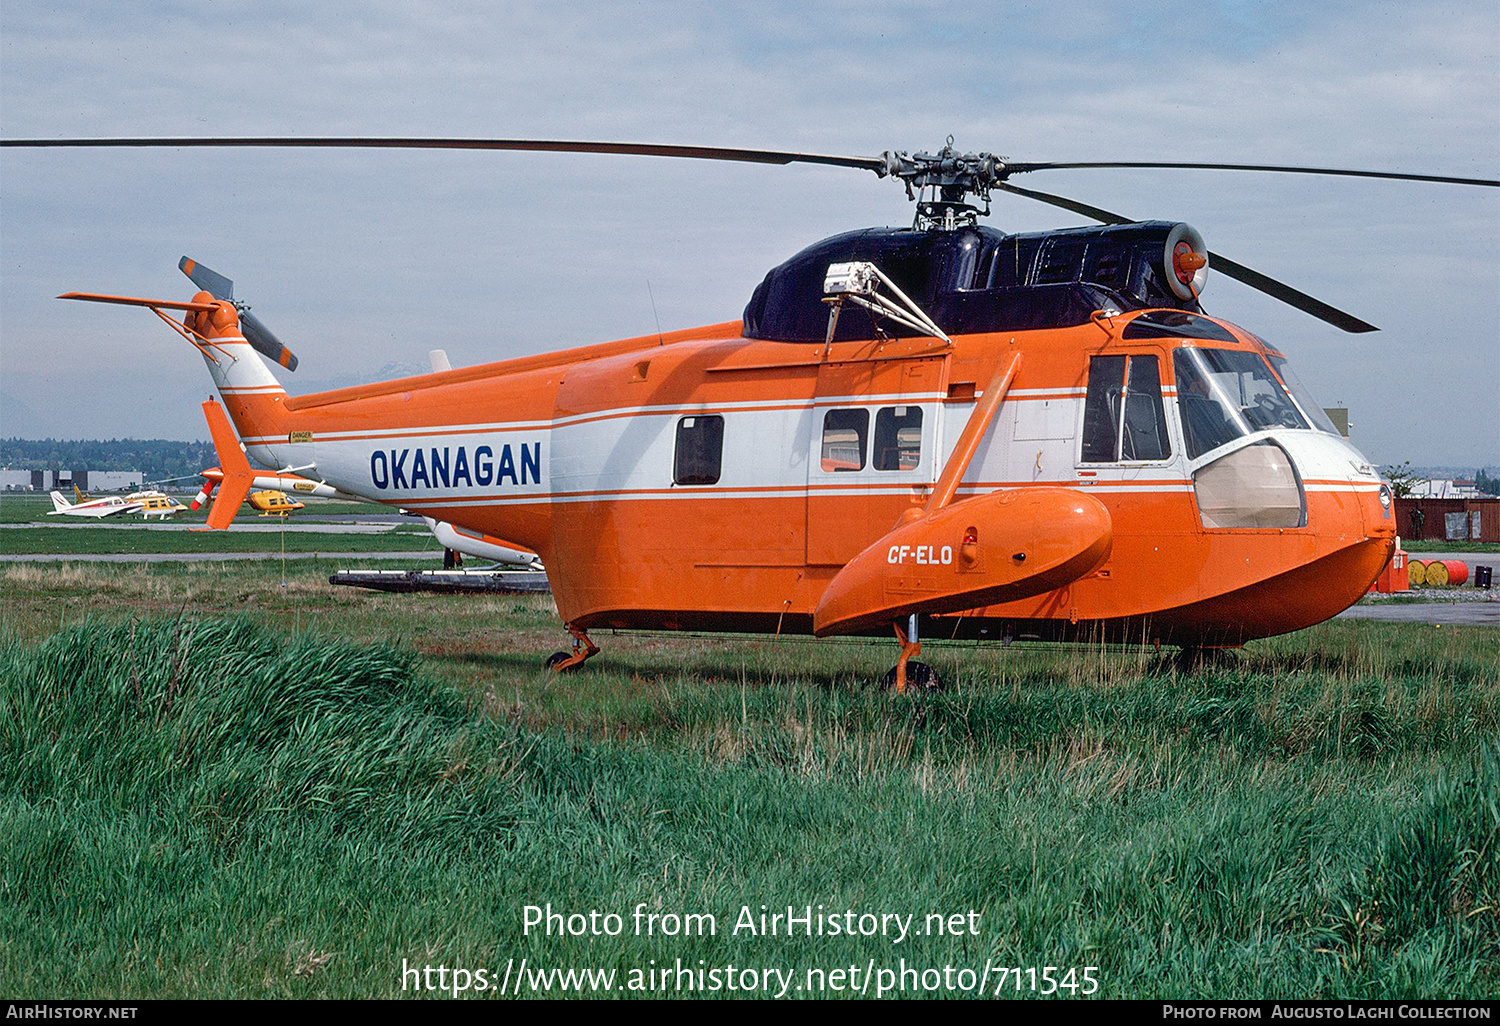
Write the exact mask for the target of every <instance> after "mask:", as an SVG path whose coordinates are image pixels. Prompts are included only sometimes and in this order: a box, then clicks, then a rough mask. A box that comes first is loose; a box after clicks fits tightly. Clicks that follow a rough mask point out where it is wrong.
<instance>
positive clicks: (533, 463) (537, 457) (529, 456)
mask: <svg viewBox="0 0 1500 1026" xmlns="http://www.w3.org/2000/svg"><path fill="white" fill-rule="evenodd" d="M528 470H529V471H531V480H532V482H533V483H534V484H541V483H542V443H541V442H537V443H536V451H535V452H533V451H532V447H531V446H529V445H526V444H524V443H523V444H522V446H521V483H522V484H525V483H526V472H527V471H528Z"/></svg>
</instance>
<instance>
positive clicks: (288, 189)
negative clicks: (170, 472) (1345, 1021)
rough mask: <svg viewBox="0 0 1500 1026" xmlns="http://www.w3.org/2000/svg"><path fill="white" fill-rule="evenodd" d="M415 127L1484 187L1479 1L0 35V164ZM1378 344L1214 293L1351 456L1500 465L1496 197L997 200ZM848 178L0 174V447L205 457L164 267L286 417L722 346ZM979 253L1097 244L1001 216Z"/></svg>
mask: <svg viewBox="0 0 1500 1026" xmlns="http://www.w3.org/2000/svg"><path fill="white" fill-rule="evenodd" d="M150 135H161V136H186V135H432V136H475V137H503V138H526V137H531V138H543V139H603V140H623V141H631V142H655V143H679V144H698V145H714V146H740V147H753V148H765V149H778V150H799V151H811V152H819V153H834V154H852V155H862V156H863V155H878V154H879V153H880V152H882V151H884V150H887V149H892V150H924V149H925V150H935V149H937V148H938V147H940V146H941V145H942V144H943V141H944V139H945V138H946V137H947V136H948V135H952V136H953V137H954V138H955V142H956V145H957V146H958V147H959V148H960V149H963V150H975V151H979V150H983V151H988V152H992V153H996V154H1000V155H1003V156H1006V157H1010V158H1013V159H1016V160H1049V161H1068V160H1186V161H1205V162H1227V163H1269V164H1306V165H1315V166H1324V167H1351V168H1361V169H1378V170H1393V171H1406V172H1418V173H1435V174H1450V175H1460V176H1471V177H1485V178H1496V177H1500V5H1496V4H1495V3H1494V0H1473V2H1470V0H1458V2H1442V0H1437V2H1433V3H1428V4H1424V5H1414V4H1410V3H1406V2H1347V3H1344V2H1327V3H1316V4H1309V3H1305V2H1296V3H1280V2H1275V0H1269V2H1249V0H1245V2H1240V0H1204V2H1200V3H1197V4H1192V5H1183V4H1181V3H1173V4H1167V3H1157V2H1134V3H1128V4H1125V3H1121V4H1106V3H1091V2H1068V0H1063V2H1048V3H983V2H970V3H965V4H950V3H938V2H932V3H901V4H898V3H884V2H880V0H860V2H847V3H845V2H830V3H819V2H808V0H797V2H795V3H793V2H788V3H780V2H767V0H758V2H756V3H753V4H734V3H719V4H702V3H671V2H665V3H640V4H630V3H609V4H603V3H595V2H591V0H578V2H574V3H571V4H557V3H490V2H483V3H477V2H469V0H443V2H440V3H437V2H434V3H424V2H413V0H392V2H377V3H346V4H307V3H305V2H296V3H290V2H289V3H279V2H260V0H257V2H243V3H237V2H213V3H209V2H192V3H189V2H179V3H172V2H156V3H152V4H149V5H145V4H141V5H136V4H120V3H118V2H117V0H113V2H97V3H96V2H88V0H77V2H69V3H48V2H45V0H37V2H31V3H26V4H7V5H5V6H4V8H3V9H0V136H3V137H5V138H10V139H17V138H32V137H45V138H57V137H69V136H79V137H89V136H150ZM1017 183H1018V184H1020V185H1023V186H1026V187H1028V188H1033V189H1039V190H1042V191H1047V192H1056V193H1062V194H1064V195H1067V196H1071V197H1073V198H1076V199H1078V200H1082V201H1084V202H1087V203H1091V204H1094V205H1097V206H1101V207H1104V208H1105V209H1109V210H1113V211H1117V212H1119V213H1122V214H1125V215H1127V216H1131V217H1136V218H1139V219H1142V220H1147V219H1162V220H1173V221H1186V222H1188V223H1190V224H1192V225H1193V226H1195V227H1196V228H1198V229H1199V230H1200V231H1201V232H1202V233H1203V234H1204V236H1205V237H1206V239H1207V241H1208V245H1209V247H1210V248H1211V249H1214V250H1216V251H1218V252H1221V253H1223V254H1224V255H1225V256H1228V257H1231V258H1233V259H1235V260H1237V261H1239V262H1241V263H1245V264H1248V265H1250V266H1251V267H1254V268H1256V269H1257V270H1260V271H1262V272H1264V273H1266V274H1269V275H1271V276H1272V277H1275V278H1279V279H1280V280H1282V281H1284V282H1287V283H1288V284H1291V285H1293V286H1295V287H1297V288H1299V289H1301V290H1303V291H1305V292H1309V293H1311V294H1312V295H1314V296H1317V297H1318V298H1320V299H1323V300H1325V301H1327V302H1329V303H1332V304H1333V305H1335V306H1337V307H1339V308H1341V309H1344V310H1347V311H1349V312H1351V313H1353V314H1355V315H1357V316H1359V317H1362V318H1364V319H1365V320H1368V321H1371V322H1372V323H1374V324H1376V325H1378V326H1379V327H1381V328H1382V329H1383V330H1382V331H1380V332H1379V333H1377V334H1373V335H1369V334H1367V335H1348V334H1345V333H1343V332H1341V331H1338V330H1337V329H1335V328H1332V327H1330V326H1328V325H1325V324H1323V323H1322V322H1320V321H1317V320H1314V319H1313V318H1311V317H1308V316H1307V315H1305V314H1302V313H1299V312H1297V311H1295V310H1292V309H1290V308H1288V307H1285V306H1282V305H1281V304H1279V303H1277V302H1275V301H1273V300H1271V299H1269V298H1267V297H1264V296H1262V295H1260V294H1259V293H1256V292H1254V291H1252V290H1250V289H1248V288H1247V287H1245V286H1242V285H1240V284H1238V283H1236V282H1233V281H1230V280H1228V279H1226V278H1223V277H1214V276H1212V274H1211V276H1210V279H1209V284H1208V286H1207V288H1206V290H1205V293H1204V296H1203V303H1204V307H1205V309H1206V310H1207V311H1208V312H1209V313H1212V314H1215V315H1218V316H1222V317H1226V318H1228V319H1229V320H1231V321H1234V322H1235V323H1237V324H1241V325H1243V326H1245V327H1247V328H1249V329H1251V330H1252V331H1254V332H1256V333H1257V334H1259V335H1261V336H1262V337H1264V338H1266V339H1268V340H1269V341H1271V342H1272V343H1273V344H1275V345H1277V346H1278V347H1279V348H1281V349H1282V350H1283V351H1285V352H1286V353H1287V354H1288V355H1289V356H1290V358H1291V360H1292V364H1293V366H1294V368H1295V369H1296V370H1297V372H1298V374H1299V375H1300V377H1301V378H1302V380H1303V382H1304V383H1305V384H1306V385H1307V386H1308V387H1309V388H1310V390H1311V391H1312V392H1313V394H1314V395H1315V396H1317V397H1318V399H1319V400H1320V401H1321V402H1322V403H1323V405H1325V406H1333V405H1342V406H1347V407H1348V408H1349V410H1350V420H1351V422H1352V428H1351V432H1352V436H1353V439H1354V441H1355V443H1356V445H1358V446H1359V447H1360V448H1361V450H1362V451H1363V452H1364V453H1365V454H1366V455H1367V456H1368V457H1369V458H1371V459H1372V460H1374V461H1375V462H1377V463H1380V464H1385V465H1390V464H1398V463H1401V462H1403V461H1410V462H1411V463H1413V464H1417V465H1451V466H1458V467H1466V466H1472V467H1477V466H1480V465H1484V464H1488V465H1489V466H1491V467H1493V466H1496V465H1500V189H1481V188H1474V187H1461V186H1453V185H1431V184H1414V183H1400V182H1380V181H1366V180H1358V179H1346V178H1327V177H1307V176H1292V175H1266V174H1247V173H1240V174H1229V173H1220V172H1207V171H1168V172H1161V171H1140V170H1071V171H1053V172H1046V173H1037V174H1032V175H1028V176H1024V177H1023V178H1021V179H1018V180H1017ZM911 216H912V215H911V210H910V208H909V205H908V204H907V201H906V199H905V196H904V193H903V192H902V190H901V188H900V186H899V185H897V184H895V183H893V182H891V181H882V180H879V179H877V178H876V177H875V176H874V175H872V174H869V173H868V172H863V171H856V170H848V169H837V168H821V167H811V166H789V167H776V166H760V165H739V164H720V163H707V162H701V161H682V160H666V159H661V158H648V157H618V156H578V155H550V154H548V155H544V154H523V153H472V152H465V153H438V152H424V153H413V152H370V151H347V152H341V151H302V150H295V151H287V150H266V151H245V150H234V151H205V150H177V149H174V150H125V151H121V150H108V151H83V150H18V149H5V150H0V437H8V436H21V437H29V438H38V437H48V436H51V437H58V438H111V437H144V438H177V439H204V438H207V430H206V426H205V425H204V423H203V421H202V415H201V412H200V410H199V403H200V402H201V401H202V399H203V398H205V397H207V395H208V394H209V392H210V390H211V382H210V381H209V378H208V375H207V373H206V372H205V371H204V369H203V367H202V366H201V361H200V359H199V357H198V356H197V355H196V354H195V353H193V352H192V351H191V350H190V349H189V348H188V347H187V345H186V343H184V342H183V341H182V340H181V339H179V338H178V337H177V336H176V335H174V334H173V333H171V332H170V331H169V330H168V329H167V328H166V327H165V326H164V325H162V324H160V323H159V322H158V321H157V320H156V319H155V318H154V317H153V316H151V314H150V313H149V312H147V311H144V310H139V309H131V308H124V307H107V306H99V305H95V304H83V303H67V302H58V301H56V300H55V299H53V298H52V297H54V296H56V295H58V294H59V293H61V292H65V291H71V290H81V291H92V292H106V293H123V294H131V295H146V296H154V297H157V298H163V299H178V300H183V299H187V298H190V296H191V295H192V292H193V291H194V289H193V286H192V285H191V284H190V283H189V282H188V281H187V280H186V279H185V278H183V277H182V276H181V275H180V273H179V272H178V271H177V261H178V259H179V258H180V257H181V256H183V255H189V256H192V257H194V258H195V259H197V260H199V261H201V262H202V263H204V264H206V265H208V266H209V267H212V268H213V269H214V270H216V271H219V272H220V273H223V274H225V275H227V276H229V277H230V278H232V279H234V281H235V295H236V297H237V298H240V299H244V300H247V301H249V302H250V303H251V305H252V306H253V308H254V310H255V313H256V315H257V316H259V317H260V319H261V320H262V321H264V322H265V323H266V324H267V325H268V326H270V327H271V328H272V329H273V330H274V331H275V332H276V334H277V335H278V336H279V337H280V338H281V339H282V340H283V341H284V342H285V343H286V344H287V345H288V346H289V347H290V348H291V349H292V350H293V351H294V352H295V353H296V354H297V356H298V358H299V359H300V361H301V365H300V367H299V369H298V370H297V371H296V373H294V374H283V375H282V377H283V380H284V381H285V382H286V384H287V387H288V390H289V391H291V392H293V393H294V394H295V393H300V392H308V391H315V390H319V389H322V388H328V387H336V386H339V385H345V384H353V383H356V382H358V381H365V380H373V379H377V378H382V377H392V376H397V375H399V374H403V373H415V372H419V371H422V370H425V368H426V365H427V353H428V351H429V350H431V349H435V348H442V349H445V350H446V351H447V353H448V355H449V358H450V360H451V362H452V364H453V365H454V366H462V365H465V364H473V363H481V362H486V361H490V360H496V359H503V358H507V357H512V356H521V355H526V354H532V353H539V352H545V351H548V350H553V349H557V348H562V347H566V346H574V345H583V344H588V343H592V342H598V341H605V340H608V339H613V338H624V337H630V336H635V335H642V334H648V333H653V332H655V331H656V330H658V326H659V327H660V328H661V329H664V330H671V329H675V328H683V327H690V326H692V325H695V324H705V323H714V322H719V321H725V320H732V319H737V318H738V317H739V316H740V313H741V311H742V309H743V307H744V304H745V302H746V301H747V300H748V298H749V296H750V293H751V291H752V290H753V289H754V287H755V285H756V284H757V283H758V282H759V281H760V279H761V278H762V277H763V276H764V274H765V272H766V271H767V270H768V269H769V268H770V267H772V266H774V265H775V264H778V263H780V262H781V261H782V260H785V259H786V258H787V257H789V256H791V255H792V254H793V253H795V252H797V251H798V250H800V249H802V248H803V247H805V246H807V245H809V244H811V243H813V242H815V241H817V240H818V239H820V238H823V237H825V236H828V235H832V234H835V233H838V232H841V231H846V230H849V229H852V228H858V227H865V226H869V225H884V224H907V223H909V222H910V219H911ZM987 223H988V224H990V225H991V226H993V227H995V228H998V229H1000V230H1003V231H1038V230H1043V229H1046V228H1053V227H1068V226H1073V225H1077V224H1081V223H1086V222H1084V221H1083V220H1082V219H1080V218H1079V217H1078V216H1077V215H1073V214H1069V213H1066V212H1064V211H1060V210H1056V209H1055V208H1052V207H1047V206H1043V205H1039V204H1036V203H1034V202H1031V201H1027V200H1024V199H1021V198H1018V197H1009V196H997V197H996V200H995V202H994V211H993V213H992V214H991V216H990V217H989V218H988V219H987Z"/></svg>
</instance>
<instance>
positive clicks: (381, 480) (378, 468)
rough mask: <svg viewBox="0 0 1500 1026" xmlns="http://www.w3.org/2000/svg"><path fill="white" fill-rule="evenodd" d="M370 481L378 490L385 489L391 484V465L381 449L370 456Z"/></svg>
mask: <svg viewBox="0 0 1500 1026" xmlns="http://www.w3.org/2000/svg"><path fill="white" fill-rule="evenodd" d="M370 481H371V482H372V483H373V484H374V485H375V487H376V488H385V487H387V486H388V485H390V483H391V468H390V464H389V463H387V462H386V458H385V453H383V452H381V451H380V450H379V449H377V450H375V451H374V452H372V453H371V454H370Z"/></svg>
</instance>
